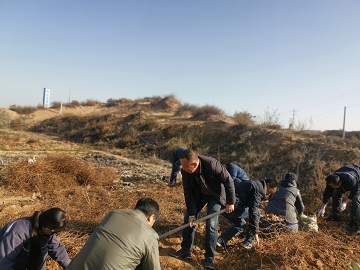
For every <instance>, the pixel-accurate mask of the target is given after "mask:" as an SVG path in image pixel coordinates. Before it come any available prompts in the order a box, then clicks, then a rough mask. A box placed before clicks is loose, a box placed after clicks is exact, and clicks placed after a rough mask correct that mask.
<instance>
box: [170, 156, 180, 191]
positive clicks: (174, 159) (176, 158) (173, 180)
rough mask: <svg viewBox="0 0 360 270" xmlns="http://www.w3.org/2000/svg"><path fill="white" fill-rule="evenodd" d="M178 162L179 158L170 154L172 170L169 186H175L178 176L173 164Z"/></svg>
mask: <svg viewBox="0 0 360 270" xmlns="http://www.w3.org/2000/svg"><path fill="white" fill-rule="evenodd" d="M178 160H179V158H178V157H177V156H176V155H175V154H174V153H173V154H172V164H173V166H172V169H171V175H170V185H172V184H175V183H176V177H177V174H178V170H177V167H176V166H175V162H177V161H178Z"/></svg>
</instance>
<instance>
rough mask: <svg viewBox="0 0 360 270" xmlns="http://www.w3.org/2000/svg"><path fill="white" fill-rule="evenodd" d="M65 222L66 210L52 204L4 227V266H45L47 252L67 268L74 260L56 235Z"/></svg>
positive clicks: (0, 236)
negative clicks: (43, 210)
mask: <svg viewBox="0 0 360 270" xmlns="http://www.w3.org/2000/svg"><path fill="white" fill-rule="evenodd" d="M65 225H66V216H65V212H64V211H63V210H61V209H60V208H51V209H49V210H47V211H45V212H42V211H36V212H35V213H34V215H33V216H32V217H26V218H21V219H18V220H15V221H13V222H11V223H9V224H7V225H5V226H4V227H2V228H0V269H1V270H13V269H28V270H30V269H36V270H40V269H41V270H45V267H46V258H47V255H49V256H50V257H51V258H52V259H53V260H54V261H56V262H57V263H59V264H60V265H61V266H62V267H63V268H65V267H66V266H67V265H68V264H69V263H70V261H71V260H70V258H69V255H68V253H67V252H66V249H65V247H64V246H63V245H61V244H60V241H59V240H58V239H57V238H56V236H55V233H56V232H58V231H60V230H62V229H64V228H65Z"/></svg>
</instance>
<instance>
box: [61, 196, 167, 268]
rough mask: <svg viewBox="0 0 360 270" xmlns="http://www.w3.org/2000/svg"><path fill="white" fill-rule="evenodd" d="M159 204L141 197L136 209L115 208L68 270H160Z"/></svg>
mask: <svg viewBox="0 0 360 270" xmlns="http://www.w3.org/2000/svg"><path fill="white" fill-rule="evenodd" d="M158 214H159V205H158V203H157V202H156V201H154V200H152V199H150V198H142V199H140V200H139V201H138V202H137V203H136V206H135V210H132V209H118V210H114V211H111V212H110V213H109V214H108V215H107V216H106V217H105V218H104V220H103V221H102V222H101V224H100V225H99V227H97V228H96V229H95V231H94V232H93V233H92V235H90V237H89V239H88V240H87V241H86V243H85V245H84V247H83V248H82V250H81V251H80V252H79V253H78V254H77V255H76V256H75V258H74V259H73V260H72V262H71V264H69V266H68V267H67V268H66V270H100V269H126V270H134V269H136V270H138V269H142V270H160V261H159V246H158V241H159V236H158V234H157V233H156V232H155V231H154V229H153V228H152V226H153V225H154V223H155V220H156V218H157V216H158Z"/></svg>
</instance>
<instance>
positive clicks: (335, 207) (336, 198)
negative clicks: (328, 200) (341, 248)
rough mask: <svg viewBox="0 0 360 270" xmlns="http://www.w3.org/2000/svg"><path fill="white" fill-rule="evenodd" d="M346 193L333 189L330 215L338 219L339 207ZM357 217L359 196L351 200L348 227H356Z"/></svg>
mask: <svg viewBox="0 0 360 270" xmlns="http://www.w3.org/2000/svg"><path fill="white" fill-rule="evenodd" d="M346 192H347V191H344V190H342V189H341V188H338V189H334V193H333V196H332V214H333V215H334V216H337V217H340V211H339V207H341V203H342V198H343V197H344V195H345V193H346ZM359 216H360V194H358V195H357V196H355V197H354V198H353V199H352V205H351V214H350V226H351V225H355V226H357V225H358V220H359Z"/></svg>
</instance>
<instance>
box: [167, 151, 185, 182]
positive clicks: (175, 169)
mask: <svg viewBox="0 0 360 270" xmlns="http://www.w3.org/2000/svg"><path fill="white" fill-rule="evenodd" d="M185 150H186V148H184V147H179V148H176V149H175V150H174V152H173V154H172V170H171V175H170V183H169V186H170V187H173V186H175V184H176V177H177V175H178V173H179V172H180V166H181V162H180V156H181V154H182V152H184V151H185Z"/></svg>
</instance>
